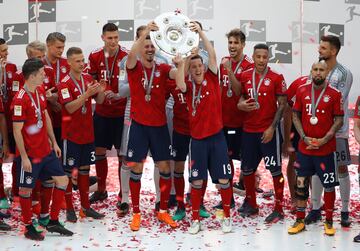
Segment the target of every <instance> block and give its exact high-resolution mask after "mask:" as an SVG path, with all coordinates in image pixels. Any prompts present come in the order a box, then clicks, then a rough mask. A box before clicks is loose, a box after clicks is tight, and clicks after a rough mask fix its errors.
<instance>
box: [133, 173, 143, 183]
mask: <svg viewBox="0 0 360 251" xmlns="http://www.w3.org/2000/svg"><path fill="white" fill-rule="evenodd" d="M141 177H142V173H141V172H135V171H131V172H130V180H131V181H133V182H140V180H141Z"/></svg>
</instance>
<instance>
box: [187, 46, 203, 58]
mask: <svg viewBox="0 0 360 251" xmlns="http://www.w3.org/2000/svg"><path fill="white" fill-rule="evenodd" d="M199 50H200V49H199V46H196V47H194V48H192V49H191V51H190V52H191V54H190V55H189V56H188V58H192V57H193V56H196V55H198V54H199Z"/></svg>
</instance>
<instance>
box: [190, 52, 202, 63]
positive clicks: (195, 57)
mask: <svg viewBox="0 0 360 251" xmlns="http://www.w3.org/2000/svg"><path fill="white" fill-rule="evenodd" d="M194 59H200V60H201V63H204V60H203V58H202V57H201V56H200V55H199V54H197V55H195V56H193V57H191V59H190V60H194Z"/></svg>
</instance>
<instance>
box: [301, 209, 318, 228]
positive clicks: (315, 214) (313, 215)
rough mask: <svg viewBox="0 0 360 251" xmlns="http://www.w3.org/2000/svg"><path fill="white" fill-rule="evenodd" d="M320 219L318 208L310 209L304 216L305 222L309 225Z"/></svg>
mask: <svg viewBox="0 0 360 251" xmlns="http://www.w3.org/2000/svg"><path fill="white" fill-rule="evenodd" d="M320 220H321V212H320V210H311V211H310V213H309V214H308V215H307V216H306V217H305V220H304V222H305V224H306V225H310V224H312V223H316V222H318V221H320Z"/></svg>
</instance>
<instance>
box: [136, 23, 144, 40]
mask: <svg viewBox="0 0 360 251" xmlns="http://www.w3.org/2000/svg"><path fill="white" fill-rule="evenodd" d="M145 29H146V25H140V26H139V27H137V29H136V39H139V37H140V33H141V32H142V31H143V30H145Z"/></svg>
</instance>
